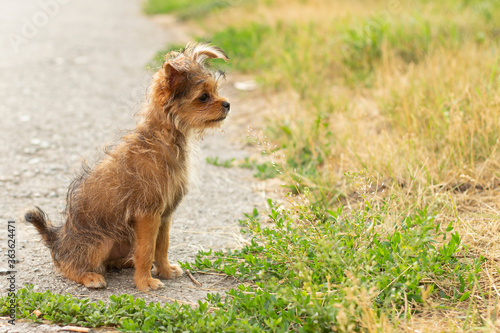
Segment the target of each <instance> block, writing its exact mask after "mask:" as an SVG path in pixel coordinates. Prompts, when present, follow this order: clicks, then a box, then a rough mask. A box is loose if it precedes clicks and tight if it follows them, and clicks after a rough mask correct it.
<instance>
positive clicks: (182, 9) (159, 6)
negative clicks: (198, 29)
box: [144, 0, 236, 19]
mask: <svg viewBox="0 0 500 333" xmlns="http://www.w3.org/2000/svg"><path fill="white" fill-rule="evenodd" d="M235 2H236V1H234V0H175V1H165V0H147V1H146V2H145V3H144V12H145V13H146V14H149V15H153V14H166V13H175V14H177V15H178V16H179V17H180V18H182V19H188V18H196V17H201V16H204V15H207V14H208V13H210V12H212V11H214V10H217V9H221V8H225V7H228V6H231V5H232V4H233V3H235Z"/></svg>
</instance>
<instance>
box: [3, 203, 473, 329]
mask: <svg viewBox="0 0 500 333" xmlns="http://www.w3.org/2000/svg"><path fill="white" fill-rule="evenodd" d="M269 205H270V210H269V214H268V216H267V218H266V220H267V222H265V223H264V222H263V220H261V218H260V216H259V213H258V212H257V211H254V212H253V213H252V214H249V215H247V218H246V220H245V221H244V223H245V225H246V228H245V229H244V230H245V231H246V233H248V235H249V237H250V239H251V242H250V244H249V245H247V246H245V247H243V248H242V249H241V250H236V251H229V252H226V253H224V252H222V251H218V252H212V251H208V252H200V253H199V254H198V255H197V257H196V260H195V262H194V263H184V264H182V266H183V268H184V269H190V270H191V271H210V272H219V273H224V274H227V275H229V276H234V277H236V278H238V279H240V280H241V281H242V282H243V281H247V283H246V286H245V285H243V284H242V285H240V286H239V287H238V288H236V289H233V290H230V291H229V292H228V293H227V296H226V297H225V298H223V297H221V296H220V295H219V294H215V295H210V294H209V295H208V296H207V299H206V300H205V301H200V302H199V303H198V306H197V307H190V306H188V305H179V304H177V303H174V304H165V305H160V304H158V303H156V304H154V303H150V304H146V303H145V302H144V300H142V299H138V298H134V297H133V296H130V295H121V296H111V298H110V299H109V301H108V302H106V303H104V302H102V301H100V302H98V303H91V302H89V301H88V300H81V299H78V298H76V297H72V296H69V295H66V296H61V295H57V294H52V293H50V292H45V293H37V292H34V291H33V289H32V288H30V287H28V288H24V289H21V290H19V291H18V293H17V300H18V317H19V318H29V319H31V320H33V321H40V320H42V319H44V320H49V321H52V322H57V323H64V324H73V325H80V326H88V327H97V326H116V327H118V328H120V329H122V330H124V331H138V332H145V331H148V332H181V331H186V330H187V331H190V332H207V331H213V332H243V331H245V332H262V331H274V332H286V331H290V330H294V331H304V332H322V331H325V332H326V331H331V330H334V331H344V332H351V331H360V330H370V329H373V327H367V326H366V325H367V323H369V322H372V323H374V324H376V325H378V326H377V327H380V328H381V327H383V326H388V327H396V326H397V325H398V323H399V322H400V321H404V320H405V318H407V317H408V316H410V315H411V314H412V313H414V312H415V311H418V309H419V308H420V307H421V305H422V304H424V303H425V302H428V301H429V300H432V301H433V302H435V304H438V305H437V306H439V303H440V302H443V306H444V305H445V303H446V304H449V303H450V302H452V303H459V302H461V301H464V300H466V299H468V298H469V297H471V296H473V293H474V291H473V290H477V289H476V288H477V279H476V276H477V273H478V271H479V268H480V265H481V263H482V259H481V258H479V259H474V258H470V259H464V258H463V254H466V253H467V249H466V248H465V247H464V246H463V244H461V240H460V236H459V235H458V233H456V232H454V231H453V226H452V225H451V224H450V225H448V226H441V225H439V223H438V224H436V223H435V222H434V217H433V216H432V215H431V214H429V212H427V211H425V210H421V211H416V212H412V213H409V214H406V215H402V216H398V217H395V218H394V219H392V218H390V207H391V205H392V203H391V202H390V201H386V202H384V203H381V204H375V203H374V202H371V201H370V200H367V203H366V205H364V206H363V207H360V208H359V209H358V210H356V211H353V212H351V213H346V212H344V211H343V210H342V209H341V208H339V209H337V210H336V211H321V210H317V211H311V209H310V207H308V206H307V205H306V204H304V203H301V202H296V203H295V204H294V205H293V206H292V207H293V208H285V207H280V206H278V205H276V204H275V203H272V202H271V201H269ZM389 220H391V221H392V222H389ZM248 281H252V283H249V282H248ZM446 281H448V282H449V283H448V284H446V283H445V282H446ZM443 286H446V287H443ZM476 292H477V291H476ZM0 304H2V306H1V308H0V313H2V314H6V313H7V312H8V309H7V307H6V305H5V304H7V299H6V298H5V297H3V298H2V299H1V303H0ZM399 308H405V309H406V310H405V311H403V312H401V311H399V310H397V309H399ZM35 310H38V311H40V313H41V315H40V316H39V317H38V318H37V317H36V315H35V314H34V313H33V312H34V311H35ZM464 315H465V316H466V314H465V313H464Z"/></svg>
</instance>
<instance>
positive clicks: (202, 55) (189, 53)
mask: <svg viewBox="0 0 500 333" xmlns="http://www.w3.org/2000/svg"><path fill="white" fill-rule="evenodd" d="M182 53H183V54H184V55H185V56H186V57H188V58H190V59H191V60H192V61H195V62H197V63H199V64H203V62H204V61H205V60H206V59H207V58H211V59H223V60H224V61H226V62H227V61H228V60H229V58H228V56H227V55H226V53H224V51H222V50H221V49H220V48H218V47H216V46H213V45H210V44H209V43H189V44H188V45H187V46H186V48H185V49H184V51H183V52H182Z"/></svg>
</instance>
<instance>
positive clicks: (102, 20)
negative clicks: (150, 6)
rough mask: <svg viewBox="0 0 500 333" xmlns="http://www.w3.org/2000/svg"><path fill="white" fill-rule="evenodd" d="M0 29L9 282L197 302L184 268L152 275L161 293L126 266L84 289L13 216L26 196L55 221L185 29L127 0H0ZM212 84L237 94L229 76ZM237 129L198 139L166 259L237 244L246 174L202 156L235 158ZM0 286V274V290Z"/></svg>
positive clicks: (206, 281)
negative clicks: (12, 251)
mask: <svg viewBox="0 0 500 333" xmlns="http://www.w3.org/2000/svg"><path fill="white" fill-rule="evenodd" d="M0 33H1V39H0V49H1V50H2V52H0V73H1V74H0V222H1V223H0V225H1V229H0V251H1V252H2V254H5V253H6V252H7V221H8V220H15V221H16V223H15V228H16V234H17V246H16V255H17V259H18V260H19V263H18V264H17V266H16V270H17V274H16V285H17V287H18V288H19V287H21V286H23V285H24V284H25V283H31V284H34V285H35V288H36V290H39V291H45V290H51V291H52V292H57V293H71V294H74V295H79V296H80V297H88V298H90V299H92V300H98V299H102V300H106V299H107V298H108V296H109V295H111V294H123V293H127V294H135V295H136V296H138V297H143V298H145V299H146V300H148V301H159V302H166V301H169V300H171V299H178V300H180V301H185V302H190V303H191V302H193V303H195V302H197V300H199V299H203V298H204V297H205V295H206V292H207V291H206V290H202V289H200V288H198V287H196V286H194V285H193V284H192V282H191V281H190V280H189V279H188V278H187V277H186V276H185V275H184V276H182V277H180V278H177V279H175V280H168V281H164V282H165V285H166V286H165V288H164V289H162V290H159V291H155V292H154V293H140V292H138V291H137V290H136V289H135V286H134V283H133V280H132V276H133V270H131V269H128V270H122V271H119V272H110V273H107V275H106V279H107V282H108V288H107V289H105V290H97V291H96V290H93V291H92V290H88V289H86V288H85V287H83V286H80V285H77V284H75V283H74V282H72V281H69V280H67V279H65V278H64V277H62V276H61V275H60V274H59V273H58V272H56V271H55V270H54V266H53V264H52V261H51V259H50V255H49V251H48V250H47V249H46V248H45V246H43V244H42V243H41V242H40V238H39V236H38V235H37V233H36V232H35V231H34V229H33V228H32V227H31V226H28V225H25V224H23V223H22V222H21V221H20V218H19V217H20V216H21V215H22V213H23V211H24V210H25V209H26V208H28V207H31V206H34V205H37V206H40V207H41V208H42V209H44V210H45V212H46V213H48V214H49V216H50V218H51V220H52V221H54V222H55V223H61V221H62V215H61V213H62V210H63V209H64V206H65V195H66V191H67V187H68V185H69V184H70V182H71V180H72V179H73V177H74V176H75V175H76V174H77V173H78V171H79V169H80V165H81V162H82V161H83V160H84V159H87V160H90V161H92V160H95V159H96V158H98V157H99V156H100V155H101V152H102V149H103V147H104V146H105V145H106V144H108V143H111V142H114V141H115V140H117V139H118V138H119V137H120V133H123V131H124V130H126V129H131V128H133V127H134V124H135V119H134V118H133V115H134V113H135V112H137V111H138V110H139V108H140V106H141V102H142V101H143V100H144V96H145V91H146V88H147V86H148V84H149V80H150V78H151V73H148V72H147V71H146V70H144V66H145V64H146V63H147V61H148V60H150V59H151V57H152V56H153V54H154V53H155V51H156V50H158V49H159V48H161V47H163V46H164V45H165V43H166V42H169V41H172V42H181V43H185V42H187V41H188V40H189V39H188V36H186V35H185V34H184V32H183V30H182V29H181V28H179V27H177V26H176V25H175V24H174V25H171V26H170V27H168V28H165V27H164V26H160V25H159V24H157V23H155V21H154V20H151V19H150V18H147V17H145V16H144V15H143V14H142V13H141V6H140V1H138V0H133V1H132V0H129V1H122V0H106V1H100V0H40V1H39V0H23V1H15V0H6V1H2V2H1V4H0ZM229 79H230V75H229ZM223 91H224V94H225V95H226V96H228V97H229V98H230V99H235V100H237V98H238V94H237V92H236V91H235V89H234V88H232V84H231V82H230V81H228V83H227V84H226V88H225V89H224V90H223ZM235 100H231V102H232V104H231V105H232V111H231V114H232V117H233V118H234V119H237V118H238V114H239V110H240V108H241V107H240V106H239V105H238V104H237V103H235ZM245 135H246V133H245V129H244V128H243V126H234V127H232V126H231V122H229V124H228V125H227V126H226V130H225V131H224V133H215V134H214V135H213V136H211V137H208V138H206V139H205V140H203V141H202V143H201V151H202V156H201V161H200V167H199V185H198V186H197V187H194V188H191V192H190V194H189V195H188V196H187V197H186V198H185V200H184V202H183V203H182V205H181V207H180V208H179V210H178V211H177V213H176V215H175V218H174V226H173V232H172V236H171V248H170V251H169V257H170V258H171V261H172V262H176V261H181V262H183V261H188V260H193V259H194V257H195V254H196V253H197V251H198V250H200V249H209V248H214V249H221V248H228V247H236V246H239V245H241V244H242V242H244V240H243V239H242V238H241V236H240V234H239V224H238V219H240V218H242V214H243V213H245V212H249V211H251V210H252V209H253V208H254V207H255V206H262V205H263V203H264V199H263V196H262V195H261V194H260V193H258V191H256V190H255V188H256V183H255V180H254V179H253V178H252V172H251V171H248V170H244V169H239V168H229V169H228V168H221V167H216V166H213V165H209V164H207V163H206V162H205V158H206V157H207V156H210V157H216V156H218V157H219V159H220V160H225V159H230V158H237V159H238V158H243V157H245V156H246V154H247V153H246V152H245V150H244V149H242V145H241V144H237V143H235V141H234V140H233V139H231V138H234V137H241V138H244V137H245ZM241 142H244V140H241ZM2 258H3V259H2V261H1V263H0V270H1V271H5V270H7V264H6V260H5V256H2ZM195 278H196V279H197V280H198V281H200V282H201V283H203V285H204V288H206V287H209V288H210V289H212V290H220V291H221V292H223V291H224V290H226V289H227V288H228V287H229V286H232V285H234V281H231V280H230V279H227V278H224V277H220V276H214V275H202V274H197V275H195ZM0 279H4V276H0ZM6 285H7V281H6V279H4V281H3V282H2V283H0V286H3V287H2V293H5V290H6V287H5V286H6ZM2 329H7V328H6V327H0V331H1V330H2Z"/></svg>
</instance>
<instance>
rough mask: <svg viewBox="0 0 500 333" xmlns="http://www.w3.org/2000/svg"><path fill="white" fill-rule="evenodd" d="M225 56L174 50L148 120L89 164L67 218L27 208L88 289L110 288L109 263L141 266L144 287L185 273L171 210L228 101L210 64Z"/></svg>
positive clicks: (64, 268)
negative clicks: (203, 138)
mask: <svg viewBox="0 0 500 333" xmlns="http://www.w3.org/2000/svg"><path fill="white" fill-rule="evenodd" d="M207 58H221V59H224V60H226V61H227V59H228V58H227V56H226V54H225V53H224V52H223V51H222V50H221V49H219V48H217V47H214V46H211V45H208V44H195V43H192V44H188V46H187V47H186V49H184V50H183V51H182V52H180V53H179V52H171V53H169V54H168V55H167V57H166V60H165V63H164V64H163V66H162V68H161V69H160V70H159V71H158V72H157V73H156V74H155V75H154V78H153V83H152V85H151V87H150V92H149V96H148V97H149V98H148V101H147V104H146V105H145V107H144V109H143V110H142V111H141V113H140V116H141V120H140V122H139V123H138V125H137V127H136V128H135V130H134V131H133V132H131V133H130V134H128V135H126V136H124V137H123V138H122V140H121V141H120V143H119V144H118V145H117V146H116V147H115V148H113V149H112V150H111V151H109V152H107V155H106V156H105V157H104V158H103V160H102V161H101V162H100V163H99V164H97V165H96V166H95V167H94V168H93V169H89V168H84V172H83V174H82V176H81V177H79V178H78V179H76V180H75V181H74V182H73V183H72V184H71V186H70V188H69V191H68V195H67V206H66V214H67V217H66V223H65V224H64V225H63V226H61V227H53V226H52V224H51V223H50V222H49V221H48V219H47V217H46V215H45V214H44V213H43V212H42V211H41V210H40V209H39V208H36V209H33V210H30V211H28V212H27V213H26V214H25V219H26V221H27V222H29V223H32V224H33V225H34V226H35V227H36V228H37V230H38V232H39V233H40V234H41V235H42V238H43V240H44V242H45V244H46V245H47V246H48V247H49V248H50V250H51V253H52V259H53V260H54V264H55V265H56V267H58V268H59V269H60V271H61V272H62V274H63V275H64V276H66V277H68V278H69V279H71V280H73V281H76V282H78V283H82V284H84V285H85V286H86V287H88V288H103V287H105V286H106V280H105V279H104V277H103V276H102V275H101V273H102V272H103V271H104V270H105V268H108V267H115V268H121V267H135V275H134V281H135V284H136V286H137V288H138V289H140V290H147V289H148V288H151V289H158V288H160V287H162V286H163V283H162V282H161V281H160V280H158V279H153V278H152V277H151V267H152V264H153V262H154V264H155V268H156V274H157V275H158V276H159V277H160V278H172V277H176V276H180V275H181V274H182V270H181V268H180V267H179V266H177V265H171V264H170V263H169V262H168V258H167V253H168V243H169V230H170V225H171V223H172V215H173V213H174V211H175V209H176V207H177V206H178V205H179V203H180V202H181V200H182V198H183V197H184V195H185V194H186V192H187V186H188V174H189V166H190V152H191V150H192V144H193V142H194V141H195V140H196V139H197V138H198V137H199V136H200V134H201V133H203V131H204V130H205V129H208V128H215V127H219V126H220V124H221V122H222V121H223V120H224V119H225V118H226V116H227V114H228V112H229V103H228V102H227V100H226V99H224V98H221V97H219V95H218V93H217V88H218V84H217V83H218V82H217V81H218V77H219V75H218V74H217V73H215V72H212V71H210V70H209V69H207V68H206V67H205V66H204V61H205V60H206V59H207Z"/></svg>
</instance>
